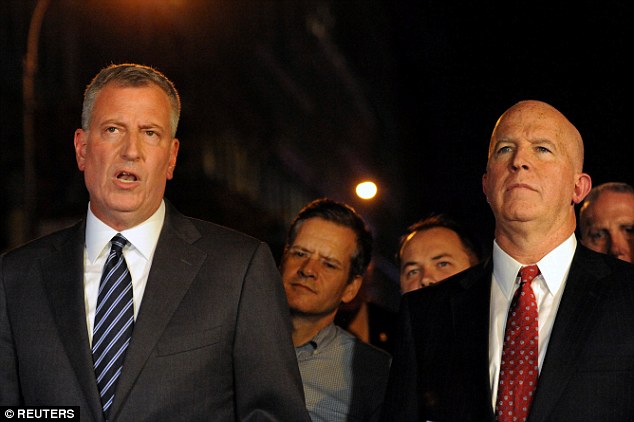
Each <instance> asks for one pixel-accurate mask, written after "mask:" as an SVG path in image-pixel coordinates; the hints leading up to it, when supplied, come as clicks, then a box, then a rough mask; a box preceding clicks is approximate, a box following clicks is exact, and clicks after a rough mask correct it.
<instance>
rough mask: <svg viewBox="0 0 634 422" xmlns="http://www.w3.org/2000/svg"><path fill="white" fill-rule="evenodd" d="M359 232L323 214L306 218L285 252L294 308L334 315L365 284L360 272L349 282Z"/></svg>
mask: <svg viewBox="0 0 634 422" xmlns="http://www.w3.org/2000/svg"><path fill="white" fill-rule="evenodd" d="M356 245H357V243H356V235H355V233H354V231H353V230H352V229H350V228H348V227H344V226H340V225H338V224H335V223H332V222H330V221H327V220H324V219H322V218H319V217H315V218H310V219H308V220H305V221H304V222H303V224H302V225H301V226H300V228H299V230H298V232H297V236H296V238H295V241H294V242H293V244H292V245H289V247H288V249H287V250H286V251H285V253H284V257H283V260H282V266H281V272H282V281H283V282H284V289H285V290H286V296H287V298H288V304H289V306H290V308H291V312H292V313H293V314H295V315H303V316H311V317H318V318H321V317H330V316H332V317H334V315H335V313H336V311H337V309H338V307H339V305H340V304H341V303H342V302H344V303H348V302H350V301H351V300H352V299H354V297H355V296H356V294H357V292H358V290H359V287H360V286H361V277H360V276H357V277H355V279H354V280H353V281H352V282H351V283H348V276H349V272H350V260H351V258H352V255H353V254H354V252H355V250H356Z"/></svg>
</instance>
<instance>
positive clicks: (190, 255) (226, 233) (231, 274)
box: [0, 204, 309, 422]
mask: <svg viewBox="0 0 634 422" xmlns="http://www.w3.org/2000/svg"><path fill="white" fill-rule="evenodd" d="M84 238H85V223H84V222H81V223H79V224H77V225H75V226H73V227H70V228H68V229H65V230H62V231H60V232H57V233H55V234H52V235H49V236H46V237H44V238H42V239H39V240H36V241H34V242H31V243H30V244H28V245H26V246H24V247H21V248H19V249H16V250H14V251H11V252H8V253H7V254H5V255H4V256H3V257H2V258H0V259H1V260H0V277H1V278H0V404H2V405H22V406H24V405H58V406H60V405H65V406H69V405H79V406H81V420H82V421H101V420H103V415H102V412H101V404H100V400H99V394H98V392H97V385H96V381H95V375H94V370H93V362H92V355H91V351H90V346H89V342H88V332H87V328H86V316H85V310H84V309H85V306H84V289H83V264H84V262H83V256H84ZM290 332H291V328H290V320H289V311H288V305H287V302H286V296H285V294H284V289H283V287H282V283H281V280H280V276H279V272H278V270H277V268H276V266H275V263H274V260H273V258H272V256H271V253H270V250H269V248H268V247H267V246H266V245H265V244H263V243H262V242H260V241H258V240H256V239H253V238H250V237H248V236H245V235H243V234H240V233H237V232H235V231H232V230H229V229H226V228H222V227H219V226H217V225H214V224H211V223H207V222H203V221H199V220H194V219H190V218H187V217H184V216H183V215H181V214H180V213H178V212H177V211H175V210H174V208H173V207H171V206H170V205H169V204H167V213H166V217H165V223H164V226H163V230H162V232H161V235H160V238H159V241H158V245H157V248H156V252H155V255H154V260H153V262H152V267H151V270H150V274H149V277H148V281H147V287H146V289H145V293H144V297H143V301H142V304H141V308H140V310H139V313H138V317H137V320H136V323H135V326H134V332H133V337H132V341H131V344H130V347H129V348H128V351H127V353H126V358H125V363H124V367H123V373H122V375H121V378H120V379H119V382H118V385H117V390H116V396H115V400H114V403H113V406H112V410H111V420H112V421H131V422H139V421H170V422H172V421H187V422H192V421H233V420H258V421H260V420H267V421H268V420H275V421H285V422H286V421H297V420H309V419H308V418H309V417H308V414H307V412H306V410H305V406H304V401H303V391H302V384H301V379H300V375H299V370H298V367H297V362H296V358H295V353H294V350H293V346H292V342H291V336H290Z"/></svg>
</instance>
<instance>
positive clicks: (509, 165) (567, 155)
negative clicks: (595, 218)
mask: <svg viewBox="0 0 634 422" xmlns="http://www.w3.org/2000/svg"><path fill="white" fill-rule="evenodd" d="M582 155H583V146H582V144H581V138H580V136H579V135H578V132H577V131H576V129H575V128H574V127H573V126H572V124H571V123H570V122H568V121H567V120H566V119H565V117H564V116H562V115H561V114H560V113H559V112H558V111H557V110H555V109H554V108H552V107H550V106H548V105H546V104H543V103H539V102H525V103H522V104H520V105H517V106H515V107H514V108H512V109H511V110H509V111H508V112H506V113H505V114H504V115H503V116H502V118H501V119H500V121H499V122H498V125H497V126H496V128H495V129H494V132H493V135H492V137H491V144H490V149H489V160H488V163H487V172H486V174H485V175H484V176H483V179H482V188H483V191H484V193H485V195H486V197H487V200H488V202H489V203H490V205H491V209H492V211H493V213H494V215H495V217H496V221H497V222H498V223H500V222H501V223H509V222H527V221H540V222H542V223H544V224H550V225H553V226H558V225H559V226H560V225H564V224H567V225H574V209H573V208H572V204H573V203H579V202H580V201H581V200H582V199H583V197H584V196H585V194H586V193H587V190H589V187H588V186H589V183H590V181H589V176H587V175H585V174H583V173H581V167H582V164H583V159H582ZM581 179H583V183H580V180H581ZM586 187H587V189H586ZM571 220H572V221H571Z"/></svg>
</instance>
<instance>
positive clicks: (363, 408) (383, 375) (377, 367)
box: [348, 339, 391, 422]
mask: <svg viewBox="0 0 634 422" xmlns="http://www.w3.org/2000/svg"><path fill="white" fill-rule="evenodd" d="M390 361H391V357H390V355H389V353H387V352H386V351H384V350H381V349H379V348H378V347H375V346H372V345H371V344H367V343H364V342H363V341H361V340H359V339H356V341H355V347H354V356H353V358H352V374H353V375H352V377H353V378H352V399H351V400H350V411H349V417H348V420H349V421H351V422H353V421H367V422H370V421H378V420H379V418H380V416H381V413H380V412H381V405H382V404H383V398H384V397H385V387H386V386H387V380H388V376H389V373H390Z"/></svg>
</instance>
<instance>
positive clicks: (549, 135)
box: [489, 101, 583, 171]
mask: <svg viewBox="0 0 634 422" xmlns="http://www.w3.org/2000/svg"><path fill="white" fill-rule="evenodd" d="M523 138H524V139H529V140H538V139H545V140H548V141H550V142H553V143H554V144H555V145H557V146H558V147H560V148H561V150H562V151H563V152H564V153H566V154H567V155H568V156H569V157H570V159H571V161H572V162H573V163H574V164H575V167H578V171H581V169H582V167H583V141H582V139H581V134H580V133H579V131H578V130H577V128H576V127H575V126H574V125H573V124H572V123H571V122H570V121H569V120H568V119H567V118H566V117H565V116H564V115H563V114H562V113H561V112H559V110H557V109H556V108H554V107H552V106H550V105H548V104H546V103H542V102H537V101H526V102H520V103H518V104H515V105H514V106H512V107H511V108H509V109H508V110H507V111H506V112H504V114H502V116H501V117H500V118H499V119H498V121H497V122H496V124H495V127H494V129H493V133H492V134H491V140H490V143H489V157H491V154H492V152H493V149H494V147H495V145H496V143H498V142H500V141H519V140H520V139H523Z"/></svg>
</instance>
